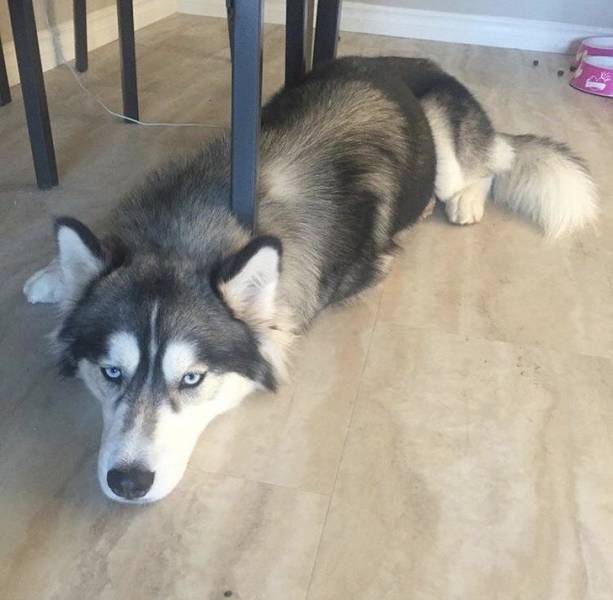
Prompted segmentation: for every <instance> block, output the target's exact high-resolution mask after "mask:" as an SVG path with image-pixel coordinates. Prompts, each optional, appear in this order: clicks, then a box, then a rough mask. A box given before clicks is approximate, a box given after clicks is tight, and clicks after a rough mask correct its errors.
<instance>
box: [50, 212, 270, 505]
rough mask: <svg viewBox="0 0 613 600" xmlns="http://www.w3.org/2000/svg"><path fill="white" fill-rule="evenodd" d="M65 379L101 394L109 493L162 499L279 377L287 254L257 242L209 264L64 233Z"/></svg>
mask: <svg viewBox="0 0 613 600" xmlns="http://www.w3.org/2000/svg"><path fill="white" fill-rule="evenodd" d="M56 237H57V243H58V258H57V261H58V266H59V272H60V275H61V281H62V285H63V294H62V296H63V300H64V302H63V305H64V311H63V321H62V324H61V326H60V328H59V329H58V332H57V336H56V341H57V347H58V351H59V356H60V364H61V367H62V370H63V372H64V373H65V374H67V375H71V374H75V375H78V376H79V377H80V378H81V379H82V380H83V381H84V382H85V384H86V385H87V387H88V388H89V389H90V390H91V392H92V393H93V394H94V395H95V396H96V397H97V398H98V399H99V401H100V403H101V405H102V413H103V416H104V431H103V435H102V441H101V446H100V453H99V458H98V478H99V481H100V485H101V486H102V489H103V491H104V493H105V494H106V495H107V496H108V497H110V498H112V499H114V500H119V501H126V502H151V501H154V500H158V499H160V498H162V497H164V496H165V495H166V494H168V493H169V492H170V491H171V490H172V489H173V488H174V487H175V486H176V485H177V483H178V482H179V480H180V479H181V476H182V475H183V472H184V471H185V468H186V466H187V462H188V460H189V457H190V455H191V452H192V449H193V447H194V445H195V443H196V441H197V439H198V437H199V435H200V433H201V432H202V430H203V429H204V428H205V427H206V425H207V424H208V423H210V422H211V421H212V420H213V419H214V418H215V417H216V416H217V415H219V414H221V413H223V412H225V411H227V410H229V409H230V408H232V407H233V406H235V405H237V404H238V403H239V402H240V401H241V400H242V399H243V398H244V397H245V396H246V395H248V394H249V393H250V392H251V391H253V390H254V389H257V388H267V389H273V388H274V387H275V371H274V368H273V366H272V365H271V360H270V359H269V357H268V356H267V353H266V350H265V348H264V347H263V346H265V344H264V343H263V338H262V337H261V335H260V334H261V333H262V332H263V331H264V330H265V329H266V327H269V326H270V324H271V323H272V320H273V317H274V313H275V297H276V289H277V282H278V279H279V268H280V255H281V248H280V244H279V242H278V241H277V240H276V239H274V238H268V237H260V238H255V239H253V240H251V241H250V242H249V243H247V244H246V245H245V246H244V247H243V248H242V249H240V250H239V251H238V252H235V253H233V254H232V255H230V256H227V257H223V258H220V259H219V260H217V261H214V264H205V265H203V264H201V263H199V262H198V260H195V259H179V258H178V257H176V256H173V255H172V254H159V253H155V254H151V253H149V254H146V253H138V252H135V253H133V254H132V255H130V253H129V252H127V251H126V250H125V249H123V248H122V245H121V244H119V243H115V244H113V243H111V244H106V243H104V244H103V243H101V242H100V241H99V240H98V239H97V237H96V236H95V235H94V234H93V233H92V232H91V231H90V230H89V229H88V228H87V227H86V226H85V225H83V224H82V223H80V222H78V221H76V220H73V219H60V220H58V222H57V226H56Z"/></svg>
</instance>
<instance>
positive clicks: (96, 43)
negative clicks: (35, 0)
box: [2, 0, 223, 85]
mask: <svg viewBox="0 0 613 600" xmlns="http://www.w3.org/2000/svg"><path fill="white" fill-rule="evenodd" d="M222 3H223V0H222ZM176 12H177V3H176V0H134V28H135V29H141V28H142V27H146V26H147V25H151V23H155V21H159V20H160V19H163V18H164V17H167V16H169V15H172V14H174V13H176ZM37 26H38V45H39V47H40V58H41V64H42V67H43V71H47V70H49V69H52V68H53V67H57V65H58V60H57V57H56V55H55V49H54V47H53V37H52V34H51V31H49V29H48V28H47V23H46V21H45V20H44V17H43V18H42V19H41V18H39V19H38V20H37ZM57 30H58V33H59V38H60V42H61V45H62V50H63V52H64V56H65V57H66V60H72V59H73V58H74V27H73V22H72V20H70V21H66V22H64V23H58V26H57ZM117 37H118V36H117V10H116V8H115V6H114V5H113V6H108V7H106V8H102V9H100V10H95V11H91V12H89V13H88V15H87V42H88V44H87V45H88V48H89V50H93V49H94V48H98V47H100V46H104V44H108V43H109V42H113V41H115V40H116V39H117ZM2 47H3V50H4V56H5V59H6V70H7V73H8V78H9V83H10V85H15V84H17V83H19V73H18V71H17V61H16V58H15V48H14V46H13V42H12V41H9V42H5V43H4V44H3V46H2ZM117 65H119V57H117Z"/></svg>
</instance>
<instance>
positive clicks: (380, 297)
mask: <svg viewBox="0 0 613 600" xmlns="http://www.w3.org/2000/svg"><path fill="white" fill-rule="evenodd" d="M386 283H387V277H386V278H385V279H384V281H382V282H381V293H380V294H379V299H378V301H377V309H376V311H375V318H374V321H373V324H372V329H371V331H370V336H369V338H368V347H367V348H366V353H365V354H364V361H363V363H362V369H361V370H360V376H359V378H358V386H357V388H356V391H355V394H354V398H353V405H352V407H351V413H350V414H349V420H348V422H347V428H346V430H345V436H344V438H343V445H342V448H341V454H340V457H339V460H338V466H337V467H336V473H335V475H334V482H333V483H332V489H331V491H330V494H329V499H328V506H327V508H326V514H325V515H324V520H323V523H322V524H321V533H320V534H319V541H318V542H317V549H316V551H315V557H314V559H313V567H312V568H311V574H310V576H309V583H308V586H307V590H306V594H305V600H308V598H309V595H310V593H311V586H312V584H313V578H314V576H315V568H316V567H317V561H318V558H319V553H320V551H321V544H322V541H323V537H324V531H325V529H326V525H327V523H328V516H329V514H330V507H331V506H332V499H333V498H334V492H335V490H336V484H337V482H338V476H339V473H340V470H341V465H342V462H343V458H344V456H345V448H346V446H347V438H348V437H349V430H350V429H351V424H352V423H353V415H354V414H355V409H356V405H357V403H358V397H359V395H360V388H361V386H362V378H363V377H364V371H365V370H366V365H367V363H368V358H369V356H370V349H371V346H372V340H373V337H374V335H375V329H376V327H377V323H378V321H379V311H380V309H381V302H382V300H383V292H384V290H385V285H386Z"/></svg>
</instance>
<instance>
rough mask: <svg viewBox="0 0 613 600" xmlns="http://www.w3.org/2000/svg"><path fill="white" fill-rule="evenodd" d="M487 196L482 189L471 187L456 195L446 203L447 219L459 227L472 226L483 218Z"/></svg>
mask: <svg viewBox="0 0 613 600" xmlns="http://www.w3.org/2000/svg"><path fill="white" fill-rule="evenodd" d="M484 210H485V195H484V194H483V193H482V191H481V190H480V189H475V188H473V187H469V188H467V189H465V190H462V191H461V192H458V193H457V194H455V196H452V197H451V198H449V200H447V202H446V203H445V212H446V213H447V218H448V219H449V220H450V221H451V222H452V223H456V224H458V225H471V224H473V223H478V222H479V221H481V219H482V218H483V212H484Z"/></svg>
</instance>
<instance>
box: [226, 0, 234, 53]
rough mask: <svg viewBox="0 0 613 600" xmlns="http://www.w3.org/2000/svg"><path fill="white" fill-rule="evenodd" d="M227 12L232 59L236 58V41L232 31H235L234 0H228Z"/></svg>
mask: <svg viewBox="0 0 613 600" xmlns="http://www.w3.org/2000/svg"><path fill="white" fill-rule="evenodd" d="M226 13H227V15H228V41H229V42H230V60H234V42H233V41H232V32H233V31H234V1H233V0H226Z"/></svg>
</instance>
